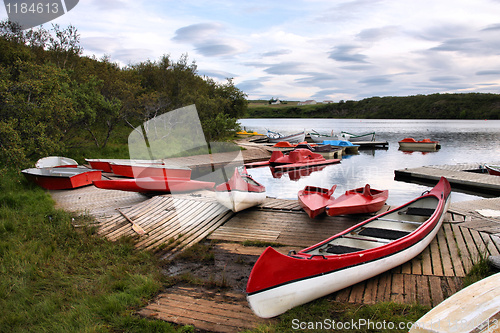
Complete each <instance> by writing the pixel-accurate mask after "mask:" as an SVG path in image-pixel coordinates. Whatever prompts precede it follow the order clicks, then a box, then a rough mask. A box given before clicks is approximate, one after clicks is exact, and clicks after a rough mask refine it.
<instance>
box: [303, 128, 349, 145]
mask: <svg viewBox="0 0 500 333" xmlns="http://www.w3.org/2000/svg"><path fill="white" fill-rule="evenodd" d="M309 136H310V137H311V139H312V140H313V141H314V142H316V143H323V141H325V140H348V139H349V138H348V137H345V136H342V135H338V134H333V131H332V132H331V134H321V133H318V132H316V131H314V130H313V132H311V133H309Z"/></svg>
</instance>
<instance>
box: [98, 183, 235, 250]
mask: <svg viewBox="0 0 500 333" xmlns="http://www.w3.org/2000/svg"><path fill="white" fill-rule="evenodd" d="M206 192H207V193H209V194H210V193H211V192H208V191H206ZM207 193H206V195H196V194H194V195H193V194H185V195H161V196H155V197H153V198H151V199H150V200H147V201H144V202H141V203H139V204H137V205H134V206H132V207H129V208H127V209H125V208H124V209H122V212H123V213H124V214H125V215H126V216H127V218H128V219H130V220H132V221H133V222H134V223H136V224H137V225H138V226H140V227H141V228H142V229H144V231H145V232H146V235H142V236H141V235H138V234H137V233H136V232H135V231H134V230H133V229H132V224H131V223H130V221H129V220H128V219H127V218H126V217H125V216H124V215H122V214H120V213H117V214H116V215H114V216H112V217H110V218H108V219H106V220H105V221H103V222H102V223H101V225H100V226H99V230H98V233H99V234H100V235H102V236H104V237H106V238H108V239H110V240H112V241H115V240H118V239H119V238H122V237H131V238H134V239H136V242H135V246H136V247H137V248H139V249H145V250H151V251H160V250H161V251H162V252H164V253H165V258H169V257H171V256H173V255H174V254H176V253H177V252H179V251H180V250H181V249H184V248H186V247H189V246H192V245H194V244H195V243H197V242H199V241H200V240H201V239H203V238H205V237H207V236H208V235H209V234H210V233H211V232H213V231H214V230H216V229H217V228H218V227H220V226H221V225H222V224H224V223H225V222H226V221H227V220H228V219H229V218H231V217H232V216H233V214H234V213H233V212H231V211H229V210H228V209H227V208H225V207H224V206H222V205H220V204H219V203H218V202H217V201H216V200H215V199H214V196H213V195H211V196H210V195H208V194H207Z"/></svg>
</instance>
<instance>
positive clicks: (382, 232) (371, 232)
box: [358, 228, 410, 240]
mask: <svg viewBox="0 0 500 333" xmlns="http://www.w3.org/2000/svg"><path fill="white" fill-rule="evenodd" d="M409 234H410V233H409V232H407V231H401V230H392V229H382V228H365V229H363V230H362V231H361V232H360V233H359V234H358V235H361V236H369V237H376V238H384V239H390V240H394V239H399V238H401V237H404V236H406V235H409Z"/></svg>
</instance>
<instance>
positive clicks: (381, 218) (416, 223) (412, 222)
mask: <svg viewBox="0 0 500 333" xmlns="http://www.w3.org/2000/svg"><path fill="white" fill-rule="evenodd" d="M376 220H379V221H387V222H399V223H408V224H414V225H421V224H422V223H423V222H418V221H405V220H396V219H386V218H383V217H379V218H377V219H376Z"/></svg>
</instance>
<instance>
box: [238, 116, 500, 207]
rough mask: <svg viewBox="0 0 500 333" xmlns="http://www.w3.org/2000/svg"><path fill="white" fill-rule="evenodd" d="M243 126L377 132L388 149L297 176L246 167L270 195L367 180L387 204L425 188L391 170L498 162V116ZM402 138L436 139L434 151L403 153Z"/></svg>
mask: <svg viewBox="0 0 500 333" xmlns="http://www.w3.org/2000/svg"><path fill="white" fill-rule="evenodd" d="M240 123H241V125H242V126H244V127H245V128H246V129H247V130H254V131H257V132H259V133H262V132H265V130H266V129H267V128H269V129H271V130H276V131H280V132H284V133H287V132H289V133H293V132H294V131H297V130H298V129H302V128H305V129H306V131H310V130H311V129H314V130H316V131H318V132H320V133H321V132H325V133H330V132H331V131H332V130H333V131H334V132H340V131H342V130H343V131H347V132H350V133H356V134H362V133H366V132H373V131H375V133H376V140H377V141H387V142H388V143H389V148H388V149H386V150H382V149H381V150H360V152H359V155H353V156H347V157H345V158H344V159H343V160H342V162H341V163H340V164H335V165H328V166H325V167H324V168H323V169H322V170H318V171H315V172H312V173H310V174H309V175H306V176H301V177H300V178H298V179H297V178H296V177H293V176H292V177H290V176H289V175H288V174H286V173H285V174H283V175H282V177H281V178H275V177H273V174H272V172H271V170H270V169H269V167H266V168H258V169H249V170H248V171H249V173H250V174H251V175H252V176H253V177H254V178H255V179H256V180H257V181H259V182H261V183H263V184H264V185H265V186H266V189H267V192H268V195H269V196H273V197H277V198H283V199H296V198H297V192H298V191H299V190H300V189H302V188H304V187H305V186H306V185H314V186H321V187H326V188H330V187H331V186H332V185H334V184H337V185H338V186H337V190H336V191H335V194H334V196H338V195H340V194H342V193H343V192H344V191H346V190H349V189H352V188H356V187H360V186H363V185H365V184H366V183H369V184H370V185H372V187H373V188H376V189H388V190H389V199H388V200H387V203H388V204H390V205H399V204H403V203H405V202H407V201H409V200H411V199H413V198H415V197H416V196H419V195H420V194H421V193H422V192H423V191H425V190H426V189H428V188H429V186H427V185H419V184H413V183H406V182H401V181H395V180H394V170H398V169H404V168H415V167H419V166H427V165H442V164H457V163H472V162H478V163H488V162H497V161H500V157H499V153H500V121H498V120H488V121H485V120H472V121H471V120H382V119H374V120H366V119H362V120H360V119H242V120H240ZM406 137H413V138H415V139H417V140H421V139H424V138H430V139H432V140H437V141H440V144H441V149H439V150H438V151H435V152H417V151H415V152H411V153H410V152H405V151H400V150H399V145H398V141H399V140H401V139H404V138H406ZM477 198H478V196H477V195H470V194H464V193H459V192H454V193H453V195H452V201H463V200H473V199H477Z"/></svg>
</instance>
